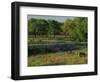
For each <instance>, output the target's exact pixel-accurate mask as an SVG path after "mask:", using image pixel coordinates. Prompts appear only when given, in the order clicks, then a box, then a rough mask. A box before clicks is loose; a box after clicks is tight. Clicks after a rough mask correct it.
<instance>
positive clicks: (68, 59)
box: [28, 49, 88, 66]
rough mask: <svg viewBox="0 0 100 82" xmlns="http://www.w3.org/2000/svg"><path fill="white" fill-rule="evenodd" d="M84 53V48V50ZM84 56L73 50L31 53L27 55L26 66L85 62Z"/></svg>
mask: <svg viewBox="0 0 100 82" xmlns="http://www.w3.org/2000/svg"><path fill="white" fill-rule="evenodd" d="M84 53H86V49H85V50H84ZM87 63H88V62H87V54H86V56H83V57H80V55H79V51H73V52H57V53H47V54H38V55H36V56H34V55H31V56H29V57H28V66H47V65H72V64H87Z"/></svg>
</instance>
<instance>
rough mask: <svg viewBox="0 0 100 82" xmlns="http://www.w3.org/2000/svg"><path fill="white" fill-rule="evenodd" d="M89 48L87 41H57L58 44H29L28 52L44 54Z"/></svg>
mask: <svg viewBox="0 0 100 82" xmlns="http://www.w3.org/2000/svg"><path fill="white" fill-rule="evenodd" d="M83 48H87V43H56V44H53V43H52V44H39V45H30V46H28V54H43V53H54V52H64V51H72V50H80V49H83Z"/></svg>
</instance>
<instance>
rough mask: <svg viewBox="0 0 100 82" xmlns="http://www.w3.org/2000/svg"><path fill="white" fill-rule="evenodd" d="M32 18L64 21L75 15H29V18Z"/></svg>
mask: <svg viewBox="0 0 100 82" xmlns="http://www.w3.org/2000/svg"><path fill="white" fill-rule="evenodd" d="M31 18H36V19H45V20H48V19H49V20H50V19H51V20H57V21H59V22H64V20H66V19H73V18H75V17H72V16H51V15H28V20H29V19H31Z"/></svg>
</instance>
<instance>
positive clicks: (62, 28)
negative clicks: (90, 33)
mask: <svg viewBox="0 0 100 82" xmlns="http://www.w3.org/2000/svg"><path fill="white" fill-rule="evenodd" d="M87 23H88V19H87V17H75V18H73V19H66V20H65V21H64V22H63V23H61V22H58V21H56V20H45V19H35V18H31V19H29V20H28V33H29V35H34V36H35V37H36V36H37V35H46V36H47V37H51V36H52V35H53V36H54V38H55V36H56V35H63V36H65V37H66V40H69V41H87V26H88V25H87Z"/></svg>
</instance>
